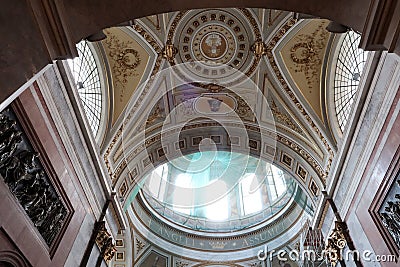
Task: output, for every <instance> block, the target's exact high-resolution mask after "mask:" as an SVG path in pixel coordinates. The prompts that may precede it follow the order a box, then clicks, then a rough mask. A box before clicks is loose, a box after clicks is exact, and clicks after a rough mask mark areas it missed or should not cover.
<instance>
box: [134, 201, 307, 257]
mask: <svg viewBox="0 0 400 267" xmlns="http://www.w3.org/2000/svg"><path fill="white" fill-rule="evenodd" d="M131 209H132V214H130V216H134V217H135V220H138V221H139V222H140V224H142V225H143V226H144V227H146V228H147V230H146V231H150V232H152V233H153V234H155V235H157V236H159V237H160V238H162V239H164V240H166V241H168V242H170V243H171V244H176V245H179V246H181V247H186V248H189V249H194V250H198V251H210V250H213V251H221V252H223V251H225V252H227V251H238V250H241V249H248V248H252V247H256V246H258V245H260V244H264V243H265V242H268V241H269V240H272V239H274V238H275V237H276V236H279V235H281V234H283V233H284V232H286V231H287V230H288V229H290V227H291V226H292V225H294V224H296V223H298V222H299V219H300V218H301V217H302V216H303V213H304V210H303V208H302V207H300V206H299V205H298V204H297V203H296V202H295V201H293V202H292V203H291V204H290V205H289V206H288V208H287V209H286V210H285V211H284V212H283V214H281V215H280V216H277V217H276V218H275V219H274V221H272V222H269V223H267V224H265V223H264V225H263V226H262V227H256V228H255V229H248V230H247V231H246V233H242V232H239V233H237V232H232V233H226V234H225V235H221V236H214V235H209V236H207V235H204V233H202V234H196V233H188V232H186V231H183V230H180V229H178V228H176V227H174V226H171V225H169V223H167V222H166V221H164V220H161V219H159V218H157V217H155V216H154V215H153V212H154V211H150V210H149V209H148V208H147V207H146V206H145V204H144V203H142V202H141V200H139V199H136V200H135V201H134V202H133V203H132V205H131ZM150 218H151V219H150ZM142 234H144V233H142Z"/></svg>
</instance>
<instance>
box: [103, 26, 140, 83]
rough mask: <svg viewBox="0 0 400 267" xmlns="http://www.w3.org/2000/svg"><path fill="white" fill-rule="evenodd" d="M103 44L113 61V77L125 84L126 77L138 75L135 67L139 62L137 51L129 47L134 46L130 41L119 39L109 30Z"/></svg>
mask: <svg viewBox="0 0 400 267" xmlns="http://www.w3.org/2000/svg"><path fill="white" fill-rule="evenodd" d="M104 44H105V45H106V46H107V48H108V55H109V56H110V58H112V59H113V60H114V61H115V64H114V65H113V66H112V73H113V78H114V79H115V81H116V82H118V83H121V84H123V85H126V84H127V83H128V77H130V76H137V75H138V73H137V72H136V69H137V67H138V66H139V65H140V63H141V59H140V55H139V52H138V51H137V50H135V49H134V48H131V47H132V46H134V43H133V42H132V41H121V40H120V39H118V38H117V37H116V36H115V35H114V34H113V33H111V32H110V31H108V32H107V38H106V39H105V40H104Z"/></svg>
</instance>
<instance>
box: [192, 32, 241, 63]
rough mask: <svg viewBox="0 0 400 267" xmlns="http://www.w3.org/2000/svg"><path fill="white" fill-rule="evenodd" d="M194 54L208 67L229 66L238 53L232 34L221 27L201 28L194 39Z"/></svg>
mask: <svg viewBox="0 0 400 267" xmlns="http://www.w3.org/2000/svg"><path fill="white" fill-rule="evenodd" d="M192 47H193V54H194V57H195V58H196V60H198V61H202V62H203V63H205V64H206V65H209V66H213V65H214V66H215V65H216V64H228V63H229V62H230V61H231V60H232V57H233V55H234V53H235V51H236V45H235V40H234V38H233V35H232V33H231V32H230V31H229V30H228V29H227V28H225V27H223V26H220V25H210V26H206V27H203V28H201V29H200V30H199V31H198V32H197V33H196V35H195V36H194V38H193V43H192Z"/></svg>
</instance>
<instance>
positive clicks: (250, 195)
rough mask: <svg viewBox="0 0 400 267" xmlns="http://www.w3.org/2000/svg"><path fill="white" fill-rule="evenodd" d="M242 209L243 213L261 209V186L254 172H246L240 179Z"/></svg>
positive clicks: (246, 213)
mask: <svg viewBox="0 0 400 267" xmlns="http://www.w3.org/2000/svg"><path fill="white" fill-rule="evenodd" d="M240 191H241V195H242V198H241V199H242V211H243V214H244V215H248V214H252V213H254V212H257V211H260V210H262V208H263V206H262V199H261V187H260V186H259V185H258V181H257V177H256V175H255V174H254V173H248V174H246V175H245V176H244V177H243V179H242V180H241V181H240Z"/></svg>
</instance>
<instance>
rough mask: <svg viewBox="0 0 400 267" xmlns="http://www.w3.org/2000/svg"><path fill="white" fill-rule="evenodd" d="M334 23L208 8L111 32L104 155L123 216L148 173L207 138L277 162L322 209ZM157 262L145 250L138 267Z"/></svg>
mask: <svg viewBox="0 0 400 267" xmlns="http://www.w3.org/2000/svg"><path fill="white" fill-rule="evenodd" d="M130 24H131V25H130ZM327 24H328V21H327V20H322V19H313V20H300V21H297V20H295V19H293V15H292V13H290V12H285V11H276V10H266V9H207V10H189V11H181V12H172V13H165V14H159V15H153V16H149V17H145V18H141V19H136V20H135V21H133V22H131V23H126V25H125V26H120V27H113V28H108V29H106V30H105V34H106V35H107V39H105V40H103V41H102V42H101V43H98V44H96V45H95V46H94V48H95V50H96V52H97V55H98V56H99V58H101V60H100V61H101V62H102V63H103V66H102V67H103V75H104V79H105V80H106V81H107V83H106V85H107V87H108V92H109V94H110V95H109V96H110V97H109V103H108V105H107V109H108V113H109V116H108V117H109V122H108V126H107V129H106V132H105V137H104V141H103V143H102V153H103V157H104V161H105V163H106V165H107V168H108V171H109V174H110V177H112V185H113V187H114V188H115V189H116V190H117V192H118V194H119V195H120V197H121V199H122V205H123V206H124V208H125V209H126V210H130V205H131V203H132V201H133V198H134V197H135V196H136V193H137V185H138V184H140V181H141V179H142V178H143V177H144V176H145V175H146V174H147V173H149V172H150V171H151V170H152V169H153V168H154V167H156V166H158V165H159V164H161V163H163V162H166V161H168V160H171V159H173V158H176V157H178V156H179V155H181V154H184V155H185V154H189V153H193V152H194V151H198V149H199V144H200V143H201V140H203V139H211V140H213V142H214V144H215V145H216V146H217V147H218V148H219V149H222V150H232V151H238V152H241V153H248V154H251V155H255V156H258V157H260V158H263V159H266V160H270V161H271V162H273V163H274V164H275V165H277V166H279V167H281V168H282V169H284V170H285V171H286V172H288V173H290V174H291V175H292V176H293V177H294V178H295V179H296V180H297V182H298V184H299V186H300V187H301V188H302V190H304V192H306V194H307V195H308V197H309V199H310V201H311V203H312V205H313V206H314V208H315V207H316V206H317V205H318V203H319V201H320V200H321V191H322V190H323V189H324V187H325V185H326V183H327V179H329V171H330V166H331V163H332V160H333V158H334V155H335V148H336V141H335V138H334V135H333V134H332V132H334V131H338V129H334V128H331V126H330V125H331V120H333V119H334V118H332V116H333V115H334V114H330V113H329V112H327V101H333V100H332V99H330V98H329V97H328V95H327V94H326V91H327V90H329V88H330V86H331V85H330V84H327V83H326V73H327V69H326V68H327V66H328V65H329V64H328V63H329V62H328V61H329V60H328V58H329V55H330V53H332V51H333V50H334V49H337V48H336V47H332V43H333V42H332V40H333V39H334V38H335V36H333V35H332V34H330V33H329V32H327V31H326V29H325V27H326V26H327ZM213 100H217V101H218V102H219V103H222V104H223V105H222V108H221V107H220V106H218V107H214V109H213V107H212V106H211V102H210V101H213ZM204 148H205V149H206V150H207V149H210V148H209V147H207V145H206V146H205V147H204ZM135 231H136V230H135ZM298 234H299V232H296V233H293V235H292V236H291V238H295V237H296V236H298ZM134 240H142V241H140V242H147V241H145V240H144V239H143V237H137V239H134ZM286 241H287V240H286ZM294 241H295V239H291V240H290V242H292V243H293V242H294ZM135 242H139V241H135ZM290 242H289V243H290ZM284 245H285V243H281V244H279V245H277V247H282V246H284ZM135 253H136V254H137V253H138V252H135ZM157 253H160V252H159V251H155V250H151V249H149V250H148V252H147V254H146V255H147V256H146V257H144V258H142V259H141V261H148V260H150V261H152V259H150V258H151V257H152V258H154V259H158V260H159V261H160V262H161V261H163V257H164V256H157V255H158V254H157ZM163 266H164V265H163ZM182 266H187V265H182ZM232 266H234V265H232Z"/></svg>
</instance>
